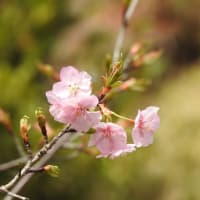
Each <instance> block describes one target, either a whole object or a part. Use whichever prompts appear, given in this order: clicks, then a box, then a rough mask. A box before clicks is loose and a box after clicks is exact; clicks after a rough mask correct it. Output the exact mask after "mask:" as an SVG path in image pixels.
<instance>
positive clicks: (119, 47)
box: [112, 0, 138, 63]
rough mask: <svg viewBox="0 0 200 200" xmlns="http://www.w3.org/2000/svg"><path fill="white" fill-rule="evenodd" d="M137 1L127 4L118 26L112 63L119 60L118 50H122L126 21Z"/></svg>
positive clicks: (133, 0)
mask: <svg viewBox="0 0 200 200" xmlns="http://www.w3.org/2000/svg"><path fill="white" fill-rule="evenodd" d="M137 3H138V0H132V1H131V2H130V4H129V7H128V8H127V11H126V13H125V14H124V17H123V20H122V24H121V27H120V30H119V33H118V36H117V40H116V43H115V48H114V52H113V59H112V62H113V63H114V62H117V61H119V57H120V52H121V50H122V45H123V41H124V37H125V32H126V28H127V25H128V21H129V19H130V17H131V16H132V15H133V13H134V11H135V8H136V6H137Z"/></svg>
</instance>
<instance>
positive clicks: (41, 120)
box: [35, 108, 48, 144]
mask: <svg viewBox="0 0 200 200" xmlns="http://www.w3.org/2000/svg"><path fill="white" fill-rule="evenodd" d="M35 116H36V118H37V121H38V125H39V127H40V130H41V133H42V135H43V137H44V140H45V143H46V144H47V143H48V136H47V129H46V117H45V115H44V113H43V111H42V108H38V109H36V110H35Z"/></svg>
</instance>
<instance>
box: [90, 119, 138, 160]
mask: <svg viewBox="0 0 200 200" xmlns="http://www.w3.org/2000/svg"><path fill="white" fill-rule="evenodd" d="M94 128H95V129H96V132H95V133H94V134H93V135H92V136H91V138H90V141H89V144H88V146H94V145H96V146H97V149H98V150H99V151H100V152H101V154H100V155H99V156H98V157H110V158H115V157H117V156H119V155H121V154H124V153H127V152H132V151H134V150H135V145H134V144H127V136H126V132H125V131H124V129H123V128H122V127H121V126H119V125H117V124H114V123H103V122H101V123H99V124H97V125H96V126H95V127H94Z"/></svg>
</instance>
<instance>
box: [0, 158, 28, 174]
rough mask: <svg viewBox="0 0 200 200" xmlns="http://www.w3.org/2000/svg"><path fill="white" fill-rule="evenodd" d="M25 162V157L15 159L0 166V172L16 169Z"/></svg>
mask: <svg viewBox="0 0 200 200" xmlns="http://www.w3.org/2000/svg"><path fill="white" fill-rule="evenodd" d="M26 161H27V156H24V157H22V158H17V159H15V160H12V161H9V162H6V163H3V164H0V171H5V170H8V169H10V168H13V167H17V166H19V165H20V164H23V163H25V162H26Z"/></svg>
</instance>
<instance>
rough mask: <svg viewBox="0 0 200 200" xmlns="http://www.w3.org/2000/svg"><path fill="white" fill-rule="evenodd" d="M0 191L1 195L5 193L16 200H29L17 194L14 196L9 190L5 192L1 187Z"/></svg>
mask: <svg viewBox="0 0 200 200" xmlns="http://www.w3.org/2000/svg"><path fill="white" fill-rule="evenodd" d="M0 191H1V192H3V193H6V194H7V195H8V196H10V197H12V198H17V199H21V200H29V198H27V197H24V196H21V195H19V194H15V193H13V192H10V191H9V190H7V189H6V188H4V187H3V186H1V187H0Z"/></svg>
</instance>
